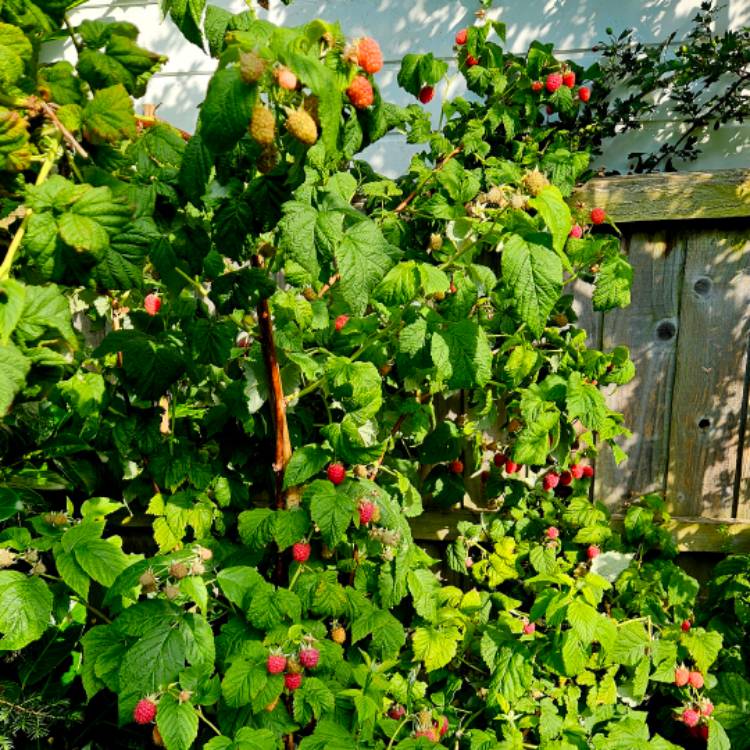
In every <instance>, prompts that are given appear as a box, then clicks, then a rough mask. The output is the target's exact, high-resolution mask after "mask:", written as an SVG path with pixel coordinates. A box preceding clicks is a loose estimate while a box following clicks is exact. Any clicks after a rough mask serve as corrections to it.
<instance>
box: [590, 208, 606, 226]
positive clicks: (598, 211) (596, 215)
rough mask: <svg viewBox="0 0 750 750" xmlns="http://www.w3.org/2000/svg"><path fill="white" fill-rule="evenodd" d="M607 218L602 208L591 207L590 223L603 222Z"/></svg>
mask: <svg viewBox="0 0 750 750" xmlns="http://www.w3.org/2000/svg"><path fill="white" fill-rule="evenodd" d="M606 218H607V214H606V213H605V211H604V209H603V208H592V209H591V223H592V224H603V223H604V220H605V219H606Z"/></svg>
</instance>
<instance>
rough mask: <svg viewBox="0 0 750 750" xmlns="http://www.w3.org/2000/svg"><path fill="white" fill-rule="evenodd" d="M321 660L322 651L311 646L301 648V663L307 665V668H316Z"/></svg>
mask: <svg viewBox="0 0 750 750" xmlns="http://www.w3.org/2000/svg"><path fill="white" fill-rule="evenodd" d="M319 661H320V651H318V649H317V648H313V647H312V646H310V647H309V648H303V649H300V652H299V663H300V664H301V665H302V666H303V667H305V669H315V667H317V666H318V662H319Z"/></svg>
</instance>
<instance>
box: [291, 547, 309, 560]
mask: <svg viewBox="0 0 750 750" xmlns="http://www.w3.org/2000/svg"><path fill="white" fill-rule="evenodd" d="M292 557H293V558H294V562H298V563H303V562H307V561H308V560H309V559H310V545H309V544H308V543H307V542H295V543H294V544H293V545H292Z"/></svg>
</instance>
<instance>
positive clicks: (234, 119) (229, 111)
mask: <svg viewBox="0 0 750 750" xmlns="http://www.w3.org/2000/svg"><path fill="white" fill-rule="evenodd" d="M255 98H256V88H255V86H248V85H247V84H246V83H245V82H244V81H243V80H242V77H241V75H240V70H239V68H238V67H236V66H235V67H232V68H222V69H221V70H217V71H216V73H214V75H213V77H212V78H211V81H210V83H209V84H208V92H207V93H206V98H205V100H204V102H203V104H202V105H201V114H200V120H199V135H200V138H201V143H202V144H203V145H204V146H205V147H206V148H208V149H209V150H210V151H212V152H213V153H223V152H225V151H228V150H229V149H231V148H232V147H233V146H234V145H235V144H236V143H237V141H238V140H239V139H240V138H242V136H243V135H244V134H245V131H246V129H247V126H248V123H249V122H250V119H251V117H252V114H253V106H254V104H255Z"/></svg>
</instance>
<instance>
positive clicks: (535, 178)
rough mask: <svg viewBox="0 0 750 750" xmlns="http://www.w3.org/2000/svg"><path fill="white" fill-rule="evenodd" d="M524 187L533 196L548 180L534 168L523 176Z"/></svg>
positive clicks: (539, 191)
mask: <svg viewBox="0 0 750 750" xmlns="http://www.w3.org/2000/svg"><path fill="white" fill-rule="evenodd" d="M523 184H524V187H525V188H526V189H527V190H528V191H529V192H530V193H531V194H532V195H534V196H536V195H539V193H541V192H542V190H544V188H546V187H547V186H548V185H549V180H548V179H547V178H546V177H545V176H544V175H543V174H542V173H541V172H540V171H539V170H538V169H534V170H532V171H531V172H528V173H527V174H525V175H524V177H523Z"/></svg>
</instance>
